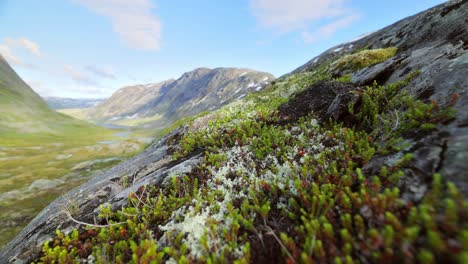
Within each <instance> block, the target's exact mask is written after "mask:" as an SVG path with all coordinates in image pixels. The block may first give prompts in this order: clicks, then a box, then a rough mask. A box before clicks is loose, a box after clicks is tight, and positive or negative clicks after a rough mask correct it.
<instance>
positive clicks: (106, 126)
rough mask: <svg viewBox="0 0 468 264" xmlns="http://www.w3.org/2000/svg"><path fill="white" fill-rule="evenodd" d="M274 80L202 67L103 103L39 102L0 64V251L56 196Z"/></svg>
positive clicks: (120, 93) (127, 89)
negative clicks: (199, 116)
mask: <svg viewBox="0 0 468 264" xmlns="http://www.w3.org/2000/svg"><path fill="white" fill-rule="evenodd" d="M0 59H1V57H0ZM273 79H274V77H273V76H272V75H270V74H267V73H261V72H256V71H253V70H250V69H236V68H219V69H213V70H211V69H207V68H199V69H195V70H193V71H191V72H187V73H185V74H183V75H182V76H181V77H180V78H179V79H177V80H168V81H163V82H160V83H155V84H142V85H132V86H128V87H124V88H122V89H119V90H117V91H116V92H115V93H114V94H113V95H112V96H111V97H110V98H108V99H107V100H103V99H72V98H56V97H46V98H40V97H39V96H38V95H37V94H36V93H35V92H34V91H33V90H32V89H31V88H30V87H29V86H28V85H27V84H26V83H25V82H24V81H23V80H22V79H21V77H20V76H18V75H17V74H16V72H15V71H14V70H13V69H12V68H11V67H10V66H9V65H8V63H7V62H6V61H5V60H3V59H1V60H0V95H1V97H0V109H1V110H2V111H1V112H0V222H2V223H4V224H3V225H1V226H0V232H1V233H2V234H3V235H2V237H1V238H0V248H2V247H3V246H5V244H6V243H7V242H8V241H10V240H11V239H12V238H13V237H14V236H15V235H17V234H18V232H19V231H21V230H22V229H23V228H24V227H25V226H26V225H27V224H28V223H29V222H30V221H31V220H32V219H33V218H34V217H35V216H36V215H37V214H38V213H39V212H40V211H41V210H42V209H43V208H44V207H45V206H47V205H48V204H49V203H51V202H52V201H53V200H55V199H56V198H57V197H59V196H61V195H63V194H64V193H66V192H67V191H69V190H71V189H72V188H74V187H76V186H79V185H81V184H82V183H84V182H86V181H87V180H89V179H90V178H92V177H93V176H94V175H96V174H98V173H100V172H102V171H104V170H105V169H108V168H109V167H111V166H113V165H116V164H118V163H120V162H121V161H123V160H125V159H127V158H129V157H131V156H133V155H135V154H137V153H139V152H141V151H142V150H143V149H144V148H145V146H147V145H148V144H149V143H151V142H152V141H153V140H154V139H155V138H158V137H160V136H161V135H163V134H165V133H167V132H168V131H171V130H172V129H174V128H175V127H177V126H178V125H180V124H182V123H183V122H185V121H187V120H191V119H194V118H195V117H196V116H197V115H199V114H203V113H205V112H206V111H210V110H214V109H218V108H220V107H222V106H223V105H225V104H228V103H230V102H231V101H233V100H235V99H238V98H239V97H244V96H246V95H247V93H249V92H251V91H255V90H260V89H261V88H263V87H264V86H265V85H266V84H268V82H269V81H271V80H273Z"/></svg>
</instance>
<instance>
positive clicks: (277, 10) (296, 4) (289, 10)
mask: <svg viewBox="0 0 468 264" xmlns="http://www.w3.org/2000/svg"><path fill="white" fill-rule="evenodd" d="M346 2H347V0H250V9H251V11H252V13H253V15H254V16H255V17H256V19H257V22H258V24H259V26H260V27H262V28H265V29H269V30H273V31H274V32H276V33H278V34H284V33H288V32H293V31H298V32H301V35H302V37H303V39H304V41H306V42H312V41H316V40H317V39H319V38H320V37H323V38H326V37H330V36H331V35H333V33H335V32H336V31H337V30H339V29H341V28H344V27H346V26H348V25H350V24H351V23H353V22H354V21H356V20H357V19H358V15H357V14H356V13H355V12H354V11H352V10H351V9H350V8H349V7H347V6H346ZM323 21H327V22H328V23H327V24H325V25H323V26H320V27H319V28H315V29H311V27H312V25H313V24H315V25H316V24H320V22H322V24H323ZM311 32H312V33H311Z"/></svg>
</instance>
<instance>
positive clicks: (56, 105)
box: [44, 97, 105, 110]
mask: <svg viewBox="0 0 468 264" xmlns="http://www.w3.org/2000/svg"><path fill="white" fill-rule="evenodd" d="M44 100H45V101H46V103H47V105H48V106H49V107H50V108H52V109H56V110H59V109H71V108H73V109H81V108H90V107H94V106H96V105H98V104H100V103H102V102H103V101H104V100H105V99H78V98H62V97H44Z"/></svg>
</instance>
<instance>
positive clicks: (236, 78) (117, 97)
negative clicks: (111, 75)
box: [87, 68, 274, 127]
mask: <svg viewBox="0 0 468 264" xmlns="http://www.w3.org/2000/svg"><path fill="white" fill-rule="evenodd" d="M272 80H274V77H273V75H271V74H268V73H264V72H258V71H254V70H250V69H237V68H216V69H208V68H198V69H195V70H193V71H190V72H187V73H184V74H183V75H182V76H181V77H180V78H178V79H176V80H173V79H172V80H167V81H164V82H160V83H150V84H144V85H134V86H128V87H124V88H122V89H120V90H118V91H117V92H115V93H114V94H113V95H112V96H111V97H110V98H109V99H108V100H106V101H104V102H102V103H100V104H99V105H97V106H95V107H93V108H91V109H90V110H89V111H87V117H88V118H89V119H92V120H96V121H98V122H104V123H120V124H128V123H129V122H132V120H141V121H146V122H151V124H152V125H153V126H158V127H161V126H165V125H167V124H168V123H170V122H172V121H175V120H178V119H180V118H183V117H187V116H192V115H195V114H197V113H200V112H203V111H207V110H215V109H218V108H219V107H221V106H223V105H225V104H227V103H229V102H231V101H233V100H235V99H238V98H243V97H245V96H246V95H247V93H248V92H252V91H259V90H261V89H262V88H263V87H264V86H265V85H266V84H268V83H269V82H270V81H272Z"/></svg>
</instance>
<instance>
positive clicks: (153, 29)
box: [74, 0, 161, 50]
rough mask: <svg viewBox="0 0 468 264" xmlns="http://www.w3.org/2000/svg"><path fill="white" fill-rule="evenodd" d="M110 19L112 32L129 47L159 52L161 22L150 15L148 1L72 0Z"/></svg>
mask: <svg viewBox="0 0 468 264" xmlns="http://www.w3.org/2000/svg"><path fill="white" fill-rule="evenodd" d="M74 1H75V2H76V3H79V4H81V5H83V6H85V7H86V8H88V9H90V10H92V11H93V12H95V13H97V14H100V15H103V16H105V17H107V18H108V19H110V21H111V23H112V26H113V30H114V31H115V32H116V33H117V34H118V35H119V37H120V38H121V39H122V41H123V42H124V43H126V44H127V45H128V46H129V47H131V48H135V49H142V50H159V49H160V47H161V22H160V21H159V19H158V18H157V17H156V16H155V15H153V14H152V13H151V11H152V9H153V8H154V5H153V4H152V3H151V1H150V0H132V1H128V0H74Z"/></svg>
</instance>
